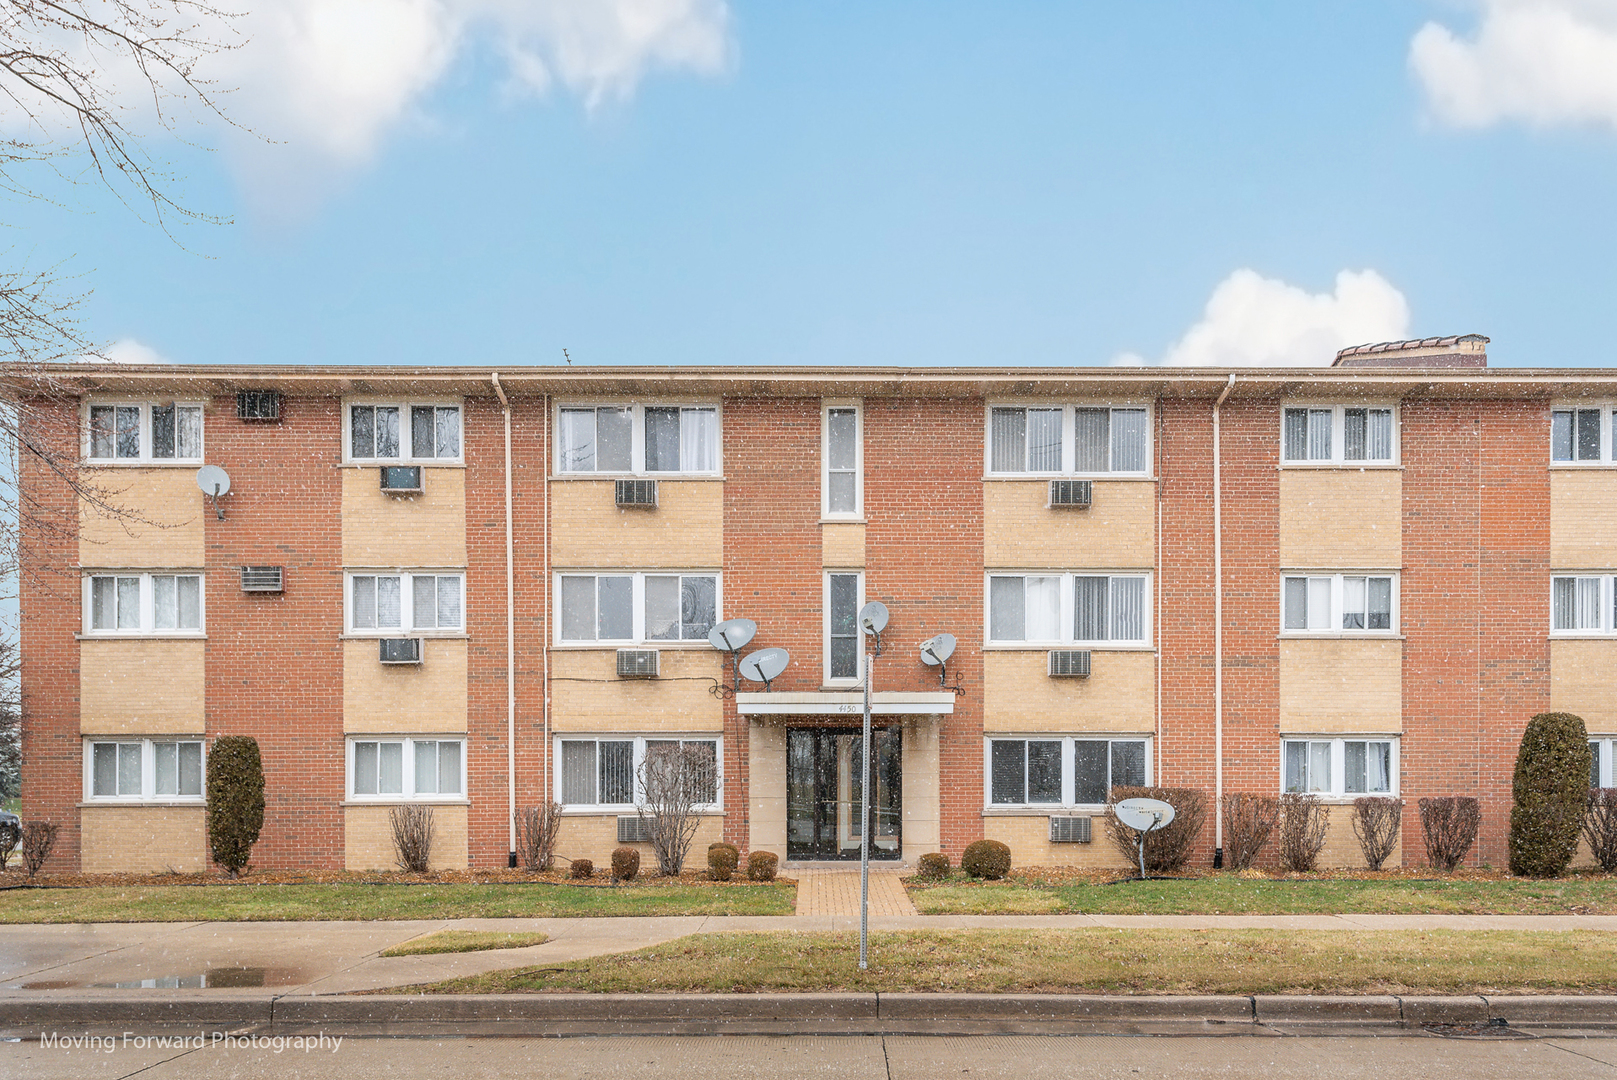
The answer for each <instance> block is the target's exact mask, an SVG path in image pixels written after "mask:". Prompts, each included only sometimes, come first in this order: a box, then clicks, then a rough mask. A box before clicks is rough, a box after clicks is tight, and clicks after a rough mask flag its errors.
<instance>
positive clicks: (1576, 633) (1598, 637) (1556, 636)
mask: <svg viewBox="0 0 1617 1080" xmlns="http://www.w3.org/2000/svg"><path fill="white" fill-rule="evenodd" d="M1550 640H1551V641H1617V633H1612V632H1611V631H1608V630H1602V631H1594V630H1552V631H1551V632H1550Z"/></svg>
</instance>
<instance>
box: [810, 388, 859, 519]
mask: <svg viewBox="0 0 1617 1080" xmlns="http://www.w3.org/2000/svg"><path fill="white" fill-rule="evenodd" d="M833 411H838V412H852V413H853V509H852V510H833V509H831V472H832V470H831V413H832V412H833ZM836 471H838V472H845V471H846V470H843V469H838V470H836ZM820 516H821V517H822V518H824V519H825V520H827V521H862V520H864V516H865V407H864V404H863V403H862V402H858V401H826V402H823V403H822V405H821V408H820Z"/></svg>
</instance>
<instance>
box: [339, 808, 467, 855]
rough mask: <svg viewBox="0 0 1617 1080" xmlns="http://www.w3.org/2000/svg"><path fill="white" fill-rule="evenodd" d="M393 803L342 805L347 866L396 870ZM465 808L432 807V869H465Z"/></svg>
mask: <svg viewBox="0 0 1617 1080" xmlns="http://www.w3.org/2000/svg"><path fill="white" fill-rule="evenodd" d="M393 809H394V807H392V806H386V805H381V806H348V807H344V809H343V845H344V852H345V864H344V865H345V868H346V869H348V870H397V869H398V868H399V861H398V855H397V854H396V851H395V849H394V846H393V822H392V818H391V816H390V815H391V813H392V811H393ZM466 821H467V809H466V807H465V806H443V805H434V806H433V807H432V824H433V834H432V854H431V856H430V859H429V865H430V866H431V867H432V869H434V870H464V869H465V868H466V864H467V850H468V849H467V829H466Z"/></svg>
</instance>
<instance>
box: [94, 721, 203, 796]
mask: <svg viewBox="0 0 1617 1080" xmlns="http://www.w3.org/2000/svg"><path fill="white" fill-rule="evenodd" d="M158 743H164V744H167V743H196V744H197V745H198V746H200V747H201V751H200V753H201V756H200V759H199V767H200V769H201V776H200V778H199V779H200V780H201V784H200V785H199V790H198V792H197V794H195V795H178V794H176V795H159V794H157V751H156V746H157V744H158ZM108 744H111V745H135V746H138V747H140V792H139V793H138V794H134V795H121V794H120V795H97V794H95V748H96V746H97V745H108ZM83 745H84V801H85V802H87V803H95V804H97V805H102V804H124V805H128V804H135V803H158V804H163V805H167V804H170V803H179V804H184V805H189V806H203V805H205V804H206V803H207V795H208V740H207V739H206V738H204V737H203V736H201V735H171V736H164V735H133V736H132V735H87V736H85V737H84V740H83ZM115 771H116V770H115Z"/></svg>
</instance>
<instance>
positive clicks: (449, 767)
mask: <svg viewBox="0 0 1617 1080" xmlns="http://www.w3.org/2000/svg"><path fill="white" fill-rule="evenodd" d="M465 793H466V740H465V739H464V738H436V737H431V738H396V739H384V738H375V739H369V738H365V739H351V740H349V743H348V794H349V796H350V797H351V798H353V799H358V800H366V799H374V800H394V801H400V800H404V801H409V800H422V799H425V800H431V799H460V798H464V797H465Z"/></svg>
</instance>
